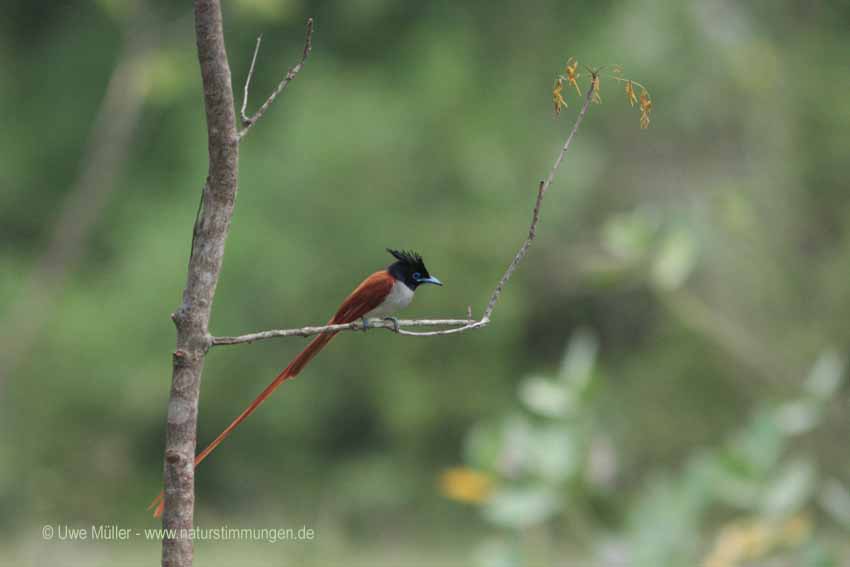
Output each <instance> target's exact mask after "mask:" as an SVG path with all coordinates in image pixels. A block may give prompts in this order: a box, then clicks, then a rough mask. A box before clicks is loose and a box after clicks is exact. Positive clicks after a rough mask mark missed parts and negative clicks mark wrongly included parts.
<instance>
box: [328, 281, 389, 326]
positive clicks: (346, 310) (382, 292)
mask: <svg viewBox="0 0 850 567" xmlns="http://www.w3.org/2000/svg"><path fill="white" fill-rule="evenodd" d="M394 284H395V278H394V277H392V276H391V275H390V274H389V273H388V272H387V271H386V270H381V271H379V272H375V273H374V274H372V275H371V276H369V277H368V278H366V279H365V280H363V283H361V284H360V285H359V286H357V289H355V290H354V291H352V292H351V295H349V296H348V297H346V298H345V301H343V302H342V305H340V307H339V309H338V310H337V312H336V315H334V317H333V319H331V324H334V325H336V324H341V323H351V322H352V321H356V320H357V319H360V318H361V317H363V316H364V315H366V314H367V313H368V312H369V311H371V310H373V309H375V308H376V307H378V306H379V305H381V304H382V303H383V302H384V300H385V299H386V298H387V296H388V295H389V294H390V292H391V291H392V289H393V285H394Z"/></svg>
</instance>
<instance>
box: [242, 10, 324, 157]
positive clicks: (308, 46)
mask: <svg viewBox="0 0 850 567" xmlns="http://www.w3.org/2000/svg"><path fill="white" fill-rule="evenodd" d="M262 40H263V36H259V37H258V38H257V45H256V47H255V48H254V56H253V57H252V58H251V68H250V69H249V70H248V78H246V79H245V90H244V92H243V95H242V110H241V115H242V126H243V128H242V129H241V130H240V131H239V134H238V136H239V139H240V140H241V139H242V138H244V137H245V135H246V134H247V133H248V131H249V130H250V129H251V127H252V126H253V125H254V124H256V122H257V120H259V119H260V118H262V117H263V115H264V114H265V113H266V111H267V110H268V109H269V107H270V106H271V105H272V103H273V102H274V100H275V99H276V98H277V96H278V95H279V94H280V93H281V92H283V89H285V88H286V87H287V86H288V85H289V83H291V82H292V80H293V79H294V78H295V77H296V75H298V72H299V71H301V69H302V68H303V67H304V63H305V62H306V61H307V57H309V56H310V52H311V51H312V50H313V18H308V19H307V34H306V37H305V38H304V50H303V51H302V52H301V60H300V61H299V62H298V63H297V64H296V65H295V67H292V68H291V69H289V70H288V71H287V72H286V75H285V76H284V77H283V79H282V80H281V81H280V83H278V85H277V88H276V89H275V90H274V91H272V94H270V95H269V98H267V99H266V101H265V102H264V103H263V105H262V106H260V108H259V110H257V112H255V113H254V114H253V115H251V116H248V115H247V114H246V110H247V108H248V91H249V89H250V87H251V79H252V78H253V76H254V67H255V66H256V64H257V54H258V53H259V52H260V43H261V42H262Z"/></svg>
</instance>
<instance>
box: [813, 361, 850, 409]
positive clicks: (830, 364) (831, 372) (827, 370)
mask: <svg viewBox="0 0 850 567" xmlns="http://www.w3.org/2000/svg"><path fill="white" fill-rule="evenodd" d="M844 370H845V368H844V357H843V356H841V355H840V354H839V353H838V352H837V351H835V350H825V351H823V352H821V353H820V355H819V356H818V359H817V360H816V361H815V364H814V366H813V367H812V370H811V372H809V376H808V378H807V379H806V384H805V389H806V391H807V392H808V393H809V394H811V395H812V396H814V397H815V398H817V399H818V400H822V401H825V400H828V399H829V398H831V397H832V396H833V395H834V394H835V392H837V391H838V387H839V386H841V382H842V381H843V380H844Z"/></svg>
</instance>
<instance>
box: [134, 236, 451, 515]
mask: <svg viewBox="0 0 850 567" xmlns="http://www.w3.org/2000/svg"><path fill="white" fill-rule="evenodd" d="M387 252H389V253H390V254H392V255H393V256H394V257H395V258H396V260H397V261H396V262H394V263H392V264H390V265H389V266H387V269H386V270H380V271H378V272H375V273H374V274H372V275H371V276H369V277H368V278H366V279H365V280H363V283H361V284H360V285H359V286H357V288H356V289H355V290H354V291H353V292H351V295H349V296H348V297H347V298H346V299H345V301H343V302H342V305H341V306H340V308H339V309H338V310H337V312H336V315H334V316H333V317H332V318H331V320H330V321H328V325H338V324H345V323H352V322H354V321H356V320H358V319H362V320H363V326H364V330H365V329H366V328H367V327H366V325H367V323H366V321H367V319H369V318H373V317H382V318H385V319H391V320H393V321H394V322H395V324H396V328H398V321H397V320H395V318H393V317H389V315H390V314H392V313H395V312H396V311H399V310H401V309H404V308H405V307H407V306H408V305H409V304H410V302H411V301H412V300H413V292H415V291H416V288H417V287H419V286H420V285H421V284H435V285H443V283H442V282H441V281H440V280H438V279H437V278H435V277H433V276H432V275H431V274H429V273H428V269H427V268H426V267H425V263H424V262H423V261H422V257H421V256H420V255H419V254H417V253H415V252H404V251H398V250H390V249H389V248H387ZM338 332H339V331H335V332H331V333H324V334H321V335H318V336H317V337H316V338H315V339H313V340H312V341H310V344H309V345H307V348H305V349H304V350H303V351H301V354H299V355H298V356H296V357H295V358H294V359H293V360H292V362H290V363H289V366H287V367H286V368H284V369H283V371H282V372H281V373H280V374H278V375H277V378H275V379H274V380H273V381H272V383H271V384H269V385H268V386H266V389H265V390H263V391H262V392H261V393H260V395H259V396H257V398H256V399H255V400H254V401H253V402H251V404H250V405H249V406H248V407H247V408H246V409H245V411H243V412H242V413H241V414H239V417H237V418H236V419H234V420H233V423H231V424H230V425H228V426H227V428H226V429H225V430H224V431H222V432H221V434H220V435H219V436H218V437H216V438H215V440H213V442H212V443H210V444H209V445H208V446H207V448H206V449H204V450H203V451H201V452H200V453H198V456H197V457H195V466H196V467H197V466H198V465H199V464H200V462H201V461H203V460H204V459H205V458H206V457H207V456H208V455H209V454H210V453H212V452H213V450H214V449H215V448H216V447H218V446H219V444H221V442H222V441H224V440H225V439H226V438H227V436H228V435H230V433H231V432H232V431H233V430H234V429H236V427H237V426H238V425H239V424H240V423H242V422H243V421H245V419H246V418H247V417H248V416H249V415H251V414H252V413H254V410H255V409H257V407H259V405H260V404H262V403H263V402H264V401H265V400H266V398H268V397H269V396H270V395H271V393H272V392H274V391H275V389H276V388H277V387H278V386H280V385H281V383H283V381H284V380H286V379H287V378H294V377H295V376H297V375H298V374H299V373H300V372H301V371H302V370H303V369H304V367H305V366H307V364H308V363H309V362H310V361H311V360H313V357H315V356H316V355H317V354H319V351H321V350H322V349H323V348H324V347H325V345H327V344H328V343H329V342H331V339H333V338H334V336H336V334H337V333H338ZM163 496H164V493H162V492H160V493H159V496H157V497H156V499H155V500H154V501H153V502H152V503H151V505H150V506H148V509H149V510H150V509H151V508H153V507H156V510H155V511H154V516H155V517H159V516H160V515H161V514H162V509H163V507H164V506H165V500H164V498H163Z"/></svg>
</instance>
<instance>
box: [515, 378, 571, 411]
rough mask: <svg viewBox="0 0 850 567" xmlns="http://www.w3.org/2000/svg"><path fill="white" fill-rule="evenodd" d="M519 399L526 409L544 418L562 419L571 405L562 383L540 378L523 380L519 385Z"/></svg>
mask: <svg viewBox="0 0 850 567" xmlns="http://www.w3.org/2000/svg"><path fill="white" fill-rule="evenodd" d="M519 398H520V400H522V402H523V403H524V404H525V405H526V406H527V407H528V409H530V410H531V411H533V412H535V413H537V414H540V415H542V416H544V417H553V418H560V417H564V416H566V415H567V414H568V412H569V409H570V408H571V407H572V405H573V404H572V398H571V396H570V395H569V392H568V391H567V388H566V387H565V386H564V384H563V383H561V382H556V381H554V380H549V379H547V378H543V377H542V376H531V377H529V378H526V379H525V380H523V381H522V382H521V383H520V385H519Z"/></svg>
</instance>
